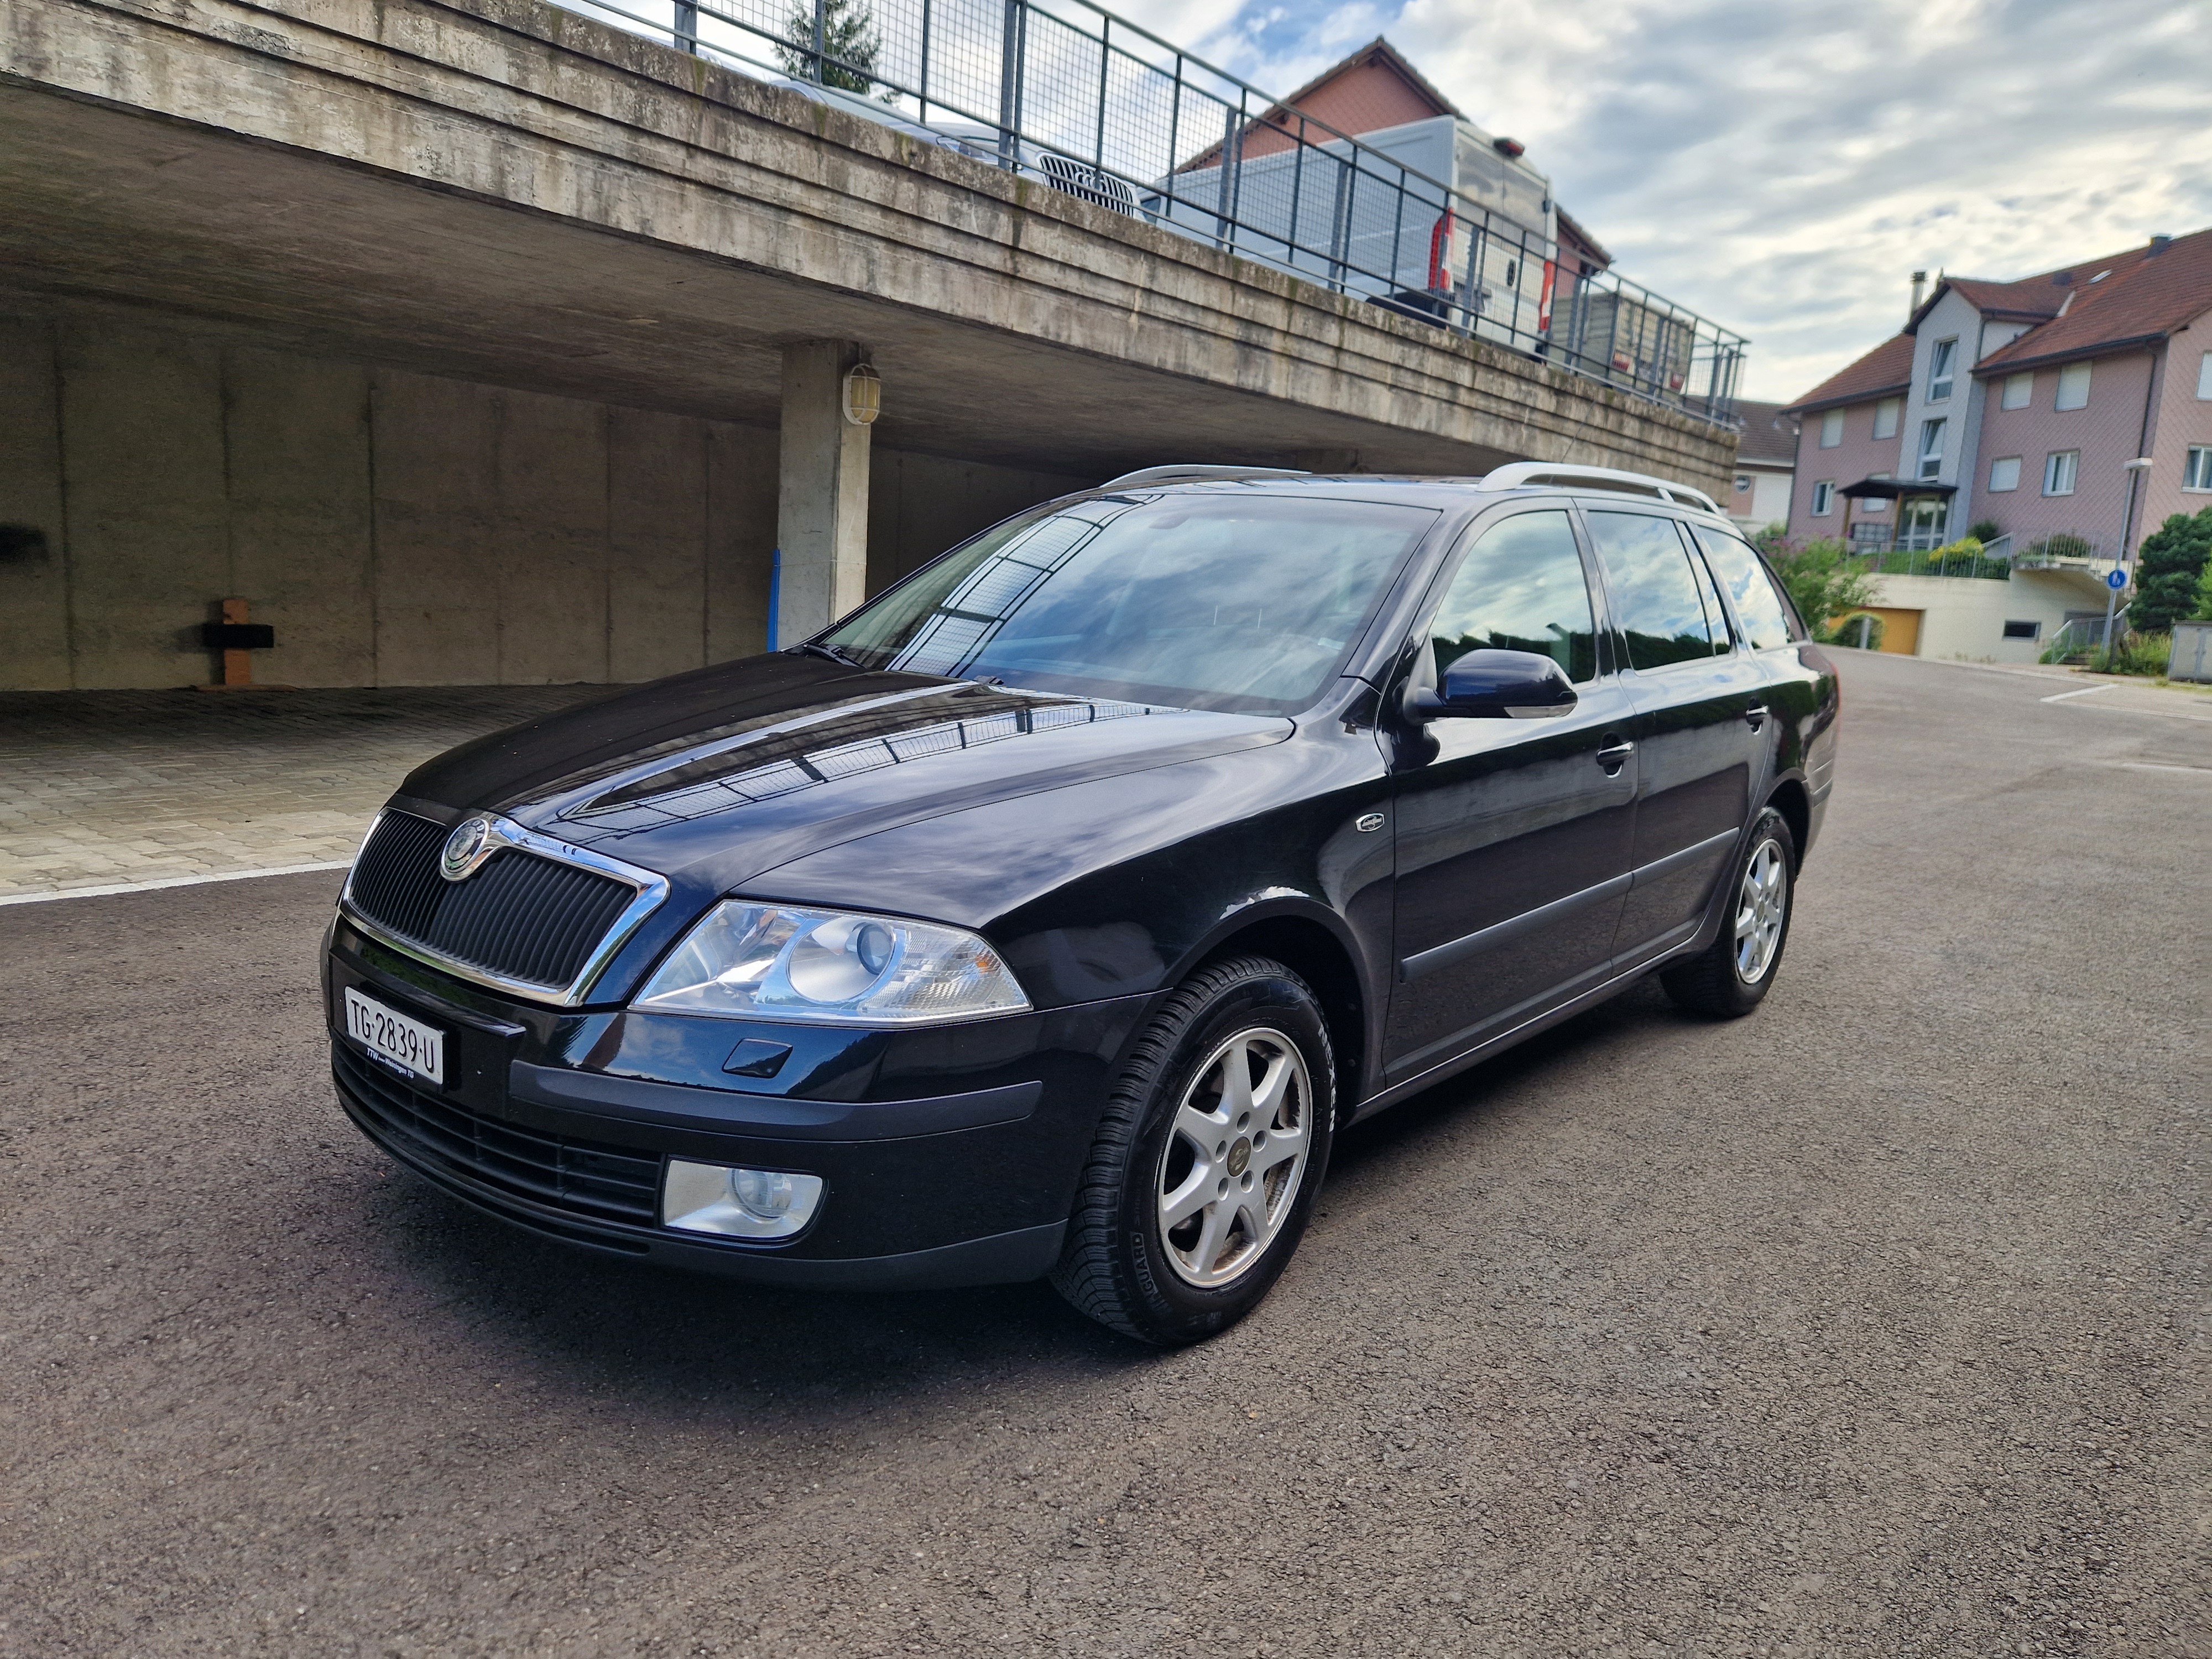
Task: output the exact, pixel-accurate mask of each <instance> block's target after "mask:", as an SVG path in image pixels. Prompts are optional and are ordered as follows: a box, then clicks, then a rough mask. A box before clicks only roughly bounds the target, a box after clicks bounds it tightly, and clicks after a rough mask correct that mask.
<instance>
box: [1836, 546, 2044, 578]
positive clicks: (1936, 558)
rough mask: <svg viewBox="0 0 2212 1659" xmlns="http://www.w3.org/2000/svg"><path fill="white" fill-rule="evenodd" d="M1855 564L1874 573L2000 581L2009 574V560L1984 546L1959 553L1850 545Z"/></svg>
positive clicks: (2010, 570) (1943, 550)
mask: <svg viewBox="0 0 2212 1659" xmlns="http://www.w3.org/2000/svg"><path fill="white" fill-rule="evenodd" d="M1851 552H1852V555H1853V556H1854V557H1856V558H1857V560H1858V562H1859V568H1861V569H1863V570H1864V571H1866V572H1867V573H1868V574H1869V575H1876V576H1976V577H1979V578H1981V579H1982V580H1985V581H1999V582H2001V581H2003V580H2006V579H2007V578H2008V577H2009V576H2010V575H2011V574H2012V561H2011V560H2009V559H1993V558H1991V557H1990V556H1989V553H1988V551H1987V550H1984V551H1982V552H1980V553H1962V552H1958V551H1955V550H1952V549H1949V548H1936V549H1933V550H1928V551H1922V550H1919V549H1917V548H1908V547H1885V548H1877V549H1872V550H1864V549H1861V548H1859V547H1857V546H1854V547H1853V548H1852V549H1851Z"/></svg>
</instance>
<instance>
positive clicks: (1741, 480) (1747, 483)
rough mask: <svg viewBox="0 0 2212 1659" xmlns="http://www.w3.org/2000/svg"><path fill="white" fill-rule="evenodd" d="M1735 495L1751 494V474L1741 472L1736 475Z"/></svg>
mask: <svg viewBox="0 0 2212 1659" xmlns="http://www.w3.org/2000/svg"><path fill="white" fill-rule="evenodd" d="M1735 493H1736V494H1737V495H1750V494H1751V474H1749V473H1748V472H1739V473H1737V474H1736V475H1735Z"/></svg>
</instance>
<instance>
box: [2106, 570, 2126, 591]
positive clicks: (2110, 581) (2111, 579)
mask: <svg viewBox="0 0 2212 1659" xmlns="http://www.w3.org/2000/svg"><path fill="white" fill-rule="evenodd" d="M2127 585H2128V573H2127V572H2126V571H2124V570H2107V571H2106V573H2105V586H2107V587H2109V588H2111V589H2112V592H2115V593H2117V592H2119V591H2120V590H2121V589H2122V588H2124V587H2125V586H2127Z"/></svg>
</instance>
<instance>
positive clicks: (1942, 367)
mask: <svg viewBox="0 0 2212 1659" xmlns="http://www.w3.org/2000/svg"><path fill="white" fill-rule="evenodd" d="M1958 355H1959V343H1958V342H1957V341H1956V340H1938V341H1936V349H1935V350H1934V351H1932V352H1930V353H1929V356H1928V401H1929V403H1931V404H1940V403H1942V401H1943V400H1944V399H1945V398H1948V397H1949V396H1950V395H1951V362H1952V360H1953V359H1954V358H1955V357H1956V356H1958Z"/></svg>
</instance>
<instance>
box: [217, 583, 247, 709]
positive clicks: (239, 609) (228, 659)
mask: <svg viewBox="0 0 2212 1659" xmlns="http://www.w3.org/2000/svg"><path fill="white" fill-rule="evenodd" d="M222 619H223V621H224V622H226V623H246V622H251V621H252V620H253V618H252V617H250V616H248V615H247V614H246V601H245V600H244V599H225V600H224V601H223V602H222ZM222 683H223V684H224V685H225V686H226V687H230V688H235V687H238V686H242V685H251V684H253V653H252V652H251V651H226V652H224V653H222Z"/></svg>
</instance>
